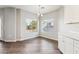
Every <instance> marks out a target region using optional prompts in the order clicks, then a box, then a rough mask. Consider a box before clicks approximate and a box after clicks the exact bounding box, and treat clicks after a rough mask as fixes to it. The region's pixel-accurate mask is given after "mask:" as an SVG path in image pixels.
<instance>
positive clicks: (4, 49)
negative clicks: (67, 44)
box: [0, 37, 61, 54]
mask: <svg viewBox="0 0 79 59" xmlns="http://www.w3.org/2000/svg"><path fill="white" fill-rule="evenodd" d="M0 54H61V52H60V51H59V49H58V46H57V42H56V41H53V40H50V39H46V38H42V37H38V38H33V39H28V40H25V41H20V42H9V43H8V42H0Z"/></svg>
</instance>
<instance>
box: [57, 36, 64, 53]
mask: <svg viewBox="0 0 79 59" xmlns="http://www.w3.org/2000/svg"><path fill="white" fill-rule="evenodd" d="M58 48H59V49H60V51H61V52H62V53H65V41H64V39H63V36H62V35H59V36H58Z"/></svg>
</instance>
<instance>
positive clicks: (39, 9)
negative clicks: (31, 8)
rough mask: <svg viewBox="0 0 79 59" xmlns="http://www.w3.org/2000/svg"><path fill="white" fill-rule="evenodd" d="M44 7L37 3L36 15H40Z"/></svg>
mask: <svg viewBox="0 0 79 59" xmlns="http://www.w3.org/2000/svg"><path fill="white" fill-rule="evenodd" d="M44 9H45V7H43V6H41V5H38V13H37V15H38V16H40V17H42V16H43V15H44V14H43V12H42V11H43V10H44Z"/></svg>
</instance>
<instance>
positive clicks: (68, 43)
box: [64, 36, 73, 54]
mask: <svg viewBox="0 0 79 59" xmlns="http://www.w3.org/2000/svg"><path fill="white" fill-rule="evenodd" d="M64 39H65V53H66V54H73V39H71V38H67V37H65V36H64Z"/></svg>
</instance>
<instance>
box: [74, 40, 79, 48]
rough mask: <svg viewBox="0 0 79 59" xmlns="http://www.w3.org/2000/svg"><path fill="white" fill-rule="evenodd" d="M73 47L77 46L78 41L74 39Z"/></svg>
mask: <svg viewBox="0 0 79 59" xmlns="http://www.w3.org/2000/svg"><path fill="white" fill-rule="evenodd" d="M74 47H77V48H79V41H76V40H74Z"/></svg>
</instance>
